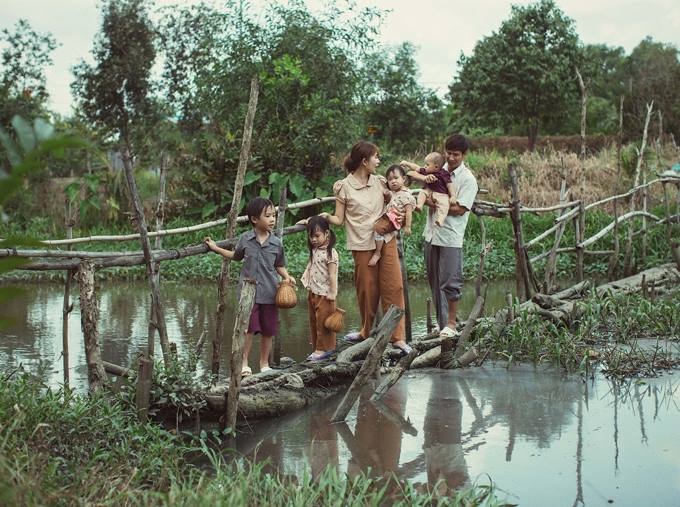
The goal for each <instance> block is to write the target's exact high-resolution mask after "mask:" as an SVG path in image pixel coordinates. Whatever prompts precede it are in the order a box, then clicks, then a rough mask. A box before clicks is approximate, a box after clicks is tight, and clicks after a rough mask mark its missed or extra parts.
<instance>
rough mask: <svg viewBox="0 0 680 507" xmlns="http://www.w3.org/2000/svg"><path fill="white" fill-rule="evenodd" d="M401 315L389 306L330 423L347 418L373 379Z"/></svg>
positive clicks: (401, 310)
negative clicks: (362, 391)
mask: <svg viewBox="0 0 680 507" xmlns="http://www.w3.org/2000/svg"><path fill="white" fill-rule="evenodd" d="M403 315H404V310H403V309H401V308H397V307H396V306H394V305H391V306H390V307H389V309H388V310H387V312H386V313H385V316H384V317H383V318H382V321H381V322H380V324H379V325H378V331H377V335H376V339H375V342H374V343H373V345H372V346H371V349H370V350H369V351H368V354H367V355H366V359H364V364H363V365H361V370H359V373H357V376H356V377H354V381H353V382H352V385H350V386H349V389H348V390H347V392H346V393H345V396H344V397H343V398H342V401H341V402H340V404H339V405H338V407H337V408H336V409H335V413H334V414H333V417H331V422H332V423H336V422H341V421H344V420H345V418H346V417H347V414H348V413H349V411H350V410H351V409H352V406H353V405H354V402H356V401H357V398H359V394H361V390H362V388H363V387H364V385H365V384H366V383H367V382H368V381H369V379H371V378H372V377H373V373H374V371H375V370H376V369H377V368H378V367H379V366H380V358H381V357H382V354H383V352H384V351H385V347H386V346H387V343H388V342H389V340H390V336H392V333H393V332H394V329H395V328H396V327H397V324H398V323H399V321H400V320H401V317H402V316H403Z"/></svg>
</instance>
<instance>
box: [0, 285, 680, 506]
mask: <svg viewBox="0 0 680 507" xmlns="http://www.w3.org/2000/svg"><path fill="white" fill-rule="evenodd" d="M25 289H26V291H25V292H24V294H23V295H22V296H20V297H17V298H15V299H13V300H12V301H9V302H7V303H5V306H4V307H3V314H4V315H9V316H11V317H12V318H13V319H14V323H13V324H12V325H10V326H9V327H7V328H4V329H3V330H2V331H0V368H8V367H9V368H11V367H16V366H18V365H19V364H22V365H24V367H26V368H28V369H29V370H31V371H35V372H37V371H39V370H43V371H44V374H45V376H46V380H47V381H48V382H49V383H50V384H52V385H59V384H61V383H62V382H63V371H62V360H61V348H62V345H61V343H62V339H61V329H62V321H61V315H62V313H61V312H62V303H63V287H62V286H61V285H58V284H33V285H28V286H27V287H25ZM512 289H513V286H512V284H511V283H494V284H493V285H491V286H490V287H489V292H488V303H487V308H489V309H490V310H493V309H494V308H498V307H500V306H502V305H503V300H504V295H505V293H506V292H508V291H512ZM97 290H98V294H99V297H100V319H99V331H100V344H101V347H102V356H103V358H104V360H106V361H110V362H112V363H116V364H120V365H129V364H130V363H131V362H132V361H133V360H134V359H135V357H136V354H137V352H138V351H141V350H144V349H145V348H146V339H147V338H146V336H147V319H148V307H149V295H148V294H149V291H148V286H147V284H145V283H112V282H102V283H99V284H98V287H97ZM409 296H410V301H411V307H412V313H413V316H414V317H413V328H414V335H415V336H418V335H419V334H422V333H424V331H425V326H426V320H425V311H426V310H425V308H426V304H425V300H426V299H427V297H428V296H429V290H428V288H427V287H426V285H425V284H423V283H412V284H411V286H410V291H409ZM298 298H299V301H300V304H299V305H298V307H296V308H295V309H293V310H285V311H281V314H280V315H281V336H282V337H283V340H282V349H283V353H284V355H287V356H290V357H293V358H294V359H296V360H300V359H303V358H304V357H305V356H306V355H307V354H309V352H310V349H309V344H308V343H307V313H306V311H307V310H306V305H305V304H304V298H303V293H302V291H300V292H299V293H298ZM163 299H164V303H165V305H166V306H165V307H166V315H167V323H168V333H169V336H170V340H171V341H174V342H175V343H177V346H178V350H179V353H180V355H182V354H184V353H185V352H186V350H187V349H189V348H191V347H193V345H194V344H195V342H196V340H197V339H198V337H199V336H200V334H201V333H202V332H203V331H208V332H209V333H210V334H212V332H213V329H214V313H215V301H216V288H215V285H214V284H204V283H201V284H172V283H164V284H163ZM473 300H474V294H473V288H472V287H471V286H470V285H468V286H467V287H466V292H465V295H464V298H463V300H462V303H461V315H463V316H466V315H467V313H468V312H469V311H470V308H471V306H472V304H473ZM227 303H228V309H227V316H228V319H227V323H226V326H227V329H228V330H229V332H228V333H227V335H231V329H232V328H233V321H231V320H229V318H230V317H231V316H232V315H233V313H234V311H233V308H234V305H235V304H236V301H235V296H234V294H233V291H231V292H230V295H229V299H228V302H227ZM339 304H340V306H342V307H343V308H346V309H347V328H348V329H355V328H356V325H357V324H358V322H357V321H358V311H357V310H356V308H355V306H354V295H353V288H352V287H351V286H347V285H345V286H343V287H341V291H340V295H339ZM74 306H75V308H74V311H73V312H72V314H71V316H70V318H69V332H70V334H69V348H70V361H69V371H70V375H71V385H72V386H74V387H76V388H77V389H79V390H82V391H84V390H85V389H86V386H87V369H86V366H85V352H84V349H83V338H82V335H81V332H80V315H79V311H78V303H77V299H76V301H75V304H74ZM156 347H157V350H160V348H159V345H158V344H157V345H156ZM230 348H231V344H230V343H226V344H225V345H224V347H223V357H222V371H226V369H227V362H228V356H229V351H230ZM209 350H210V346H209V344H208V345H207V346H206V347H205V350H204V354H203V358H204V361H203V365H207V364H209V357H208V356H209ZM256 354H257V347H254V350H253V355H252V357H251V364H256V360H255V356H256ZM337 403H338V400H337V398H336V399H334V400H330V401H329V402H328V403H325V404H321V405H315V406H314V407H313V408H312V409H311V410H308V411H301V412H297V413H293V414H289V415H287V416H284V417H281V418H277V419H275V420H271V421H262V422H260V423H258V424H256V425H253V426H249V427H248V428H249V429H247V430H246V431H245V433H242V434H240V435H239V438H238V441H237V450H238V451H239V452H240V453H242V454H244V455H246V456H248V457H250V458H251V459H254V460H268V461H269V465H268V466H269V467H271V468H272V469H276V470H278V471H279V472H282V473H285V474H294V475H298V476H301V475H302V474H304V473H308V474H312V475H313V476H314V475H316V474H318V473H319V472H320V471H321V470H322V469H323V468H324V467H325V466H327V465H329V464H330V465H331V466H335V467H337V468H338V469H339V470H340V471H342V472H345V473H348V474H350V475H352V474H356V473H359V472H360V471H366V470H370V472H369V473H370V474H372V475H376V476H380V475H382V474H389V473H392V472H393V473H395V474H396V475H397V476H398V477H399V478H401V479H404V480H408V481H410V482H412V483H414V484H416V486H417V487H419V488H423V487H424V485H426V484H430V485H433V484H434V483H436V482H437V480H441V481H443V482H442V483H440V484H446V485H448V487H450V488H456V487H460V486H462V485H466V484H469V483H471V482H475V481H477V482H479V483H488V478H489V477H490V478H491V479H492V480H493V482H494V485H495V486H496V487H497V488H498V490H497V491H498V494H499V495H500V496H502V497H504V498H506V499H507V500H508V501H510V502H513V503H519V504H521V505H604V504H609V503H610V502H613V504H614V505H631V506H633V505H635V506H637V505H663V506H666V505H676V506H677V505H680V430H678V428H680V408H679V407H680V373H677V372H676V373H673V374H665V375H663V376H662V377H660V378H658V379H647V380H641V381H630V382H628V383H625V384H623V385H617V384H612V383H610V382H609V381H607V380H605V379H603V378H601V377H599V376H596V377H595V378H594V379H592V380H588V381H587V382H584V381H583V380H581V378H580V377H579V376H576V375H574V376H564V375H563V374H561V373H560V372H558V371H555V370H552V369H548V370H546V369H536V368H533V367H530V366H513V367H512V368H510V369H509V370H508V369H506V368H504V367H501V366H497V365H490V364H488V363H487V364H486V365H485V366H483V367H481V368H471V369H465V370H456V371H448V370H446V371H445V370H424V371H423V370H418V371H414V372H409V373H408V374H407V375H405V376H404V378H402V379H401V380H400V381H399V382H398V383H397V384H396V385H395V386H394V387H393V388H392V389H391V390H390V391H389V392H388V394H387V395H386V396H385V398H384V404H383V405H382V406H375V405H373V404H372V403H371V402H370V401H368V399H367V398H366V397H365V398H363V399H361V400H360V402H359V403H358V404H357V406H355V407H354V409H353V410H352V411H351V412H350V414H349V416H348V419H347V422H346V423H342V424H336V425H330V424H328V419H329V416H330V414H331V413H332V412H333V410H334V408H335V405H336V404H337Z"/></svg>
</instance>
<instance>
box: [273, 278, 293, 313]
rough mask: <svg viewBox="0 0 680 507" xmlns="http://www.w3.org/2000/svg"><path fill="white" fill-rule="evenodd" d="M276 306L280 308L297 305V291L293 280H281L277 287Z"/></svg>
mask: <svg viewBox="0 0 680 507" xmlns="http://www.w3.org/2000/svg"><path fill="white" fill-rule="evenodd" d="M275 303H276V306H277V307H279V308H293V307H295V305H297V293H296V292H295V287H294V286H293V284H292V283H291V282H285V281H284V282H281V283H280V284H279V288H278V289H276V299H275Z"/></svg>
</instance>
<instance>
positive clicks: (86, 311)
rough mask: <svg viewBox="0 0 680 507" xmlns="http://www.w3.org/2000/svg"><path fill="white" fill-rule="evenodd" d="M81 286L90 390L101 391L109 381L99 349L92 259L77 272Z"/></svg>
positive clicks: (81, 264)
mask: <svg viewBox="0 0 680 507" xmlns="http://www.w3.org/2000/svg"><path fill="white" fill-rule="evenodd" d="M76 276H77V279H78V284H79V286H80V325H81V327H82V330H83V339H84V341H85V360H86V362H87V380H88V383H89V386H90V392H96V391H99V390H100V389H101V388H102V387H104V386H105V385H106V383H107V378H106V371H105V370H104V364H103V363H102V355H101V350H100V349H99V330H98V327H97V317H98V313H99V311H98V308H97V297H96V295H95V292H94V267H93V265H92V262H90V261H82V262H81V263H80V267H79V268H78V273H77V275H76Z"/></svg>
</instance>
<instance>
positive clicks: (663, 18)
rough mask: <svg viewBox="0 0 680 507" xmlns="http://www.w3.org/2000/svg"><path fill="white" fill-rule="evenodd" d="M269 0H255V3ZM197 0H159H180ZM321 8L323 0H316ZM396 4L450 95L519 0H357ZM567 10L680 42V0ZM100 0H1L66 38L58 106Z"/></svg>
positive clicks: (401, 23)
mask: <svg viewBox="0 0 680 507" xmlns="http://www.w3.org/2000/svg"><path fill="white" fill-rule="evenodd" d="M266 2H267V0H252V1H251V2H249V3H250V4H251V5H253V6H256V7H257V6H259V5H262V4H264V3H266ZM187 3H192V1H191V0H183V1H182V0H180V1H177V0H173V1H169V0H156V2H155V4H156V5H158V6H160V5H176V4H180V5H182V4H187ZM308 3H309V4H310V7H312V8H313V9H314V8H317V6H318V5H319V4H320V3H321V0H308ZM357 3H358V4H359V5H361V6H368V5H372V6H375V7H378V8H380V9H383V10H389V11H390V12H389V13H387V14H386V15H385V16H384V18H383V24H382V30H381V31H382V35H381V40H382V42H383V43H384V44H386V45H397V44H400V43H401V42H404V41H410V42H412V43H413V44H415V45H416V48H417V53H416V60H417V62H418V65H419V67H420V73H421V75H420V81H421V83H422V84H424V85H426V86H428V87H429V88H432V89H435V90H437V91H438V92H439V93H440V95H442V94H443V93H444V92H445V91H446V89H447V85H448V84H449V83H450V82H451V80H452V78H453V76H454V74H455V73H456V61H457V60H458V57H459V56H460V53H461V51H462V52H464V53H465V54H467V55H469V54H470V53H471V51H472V48H473V47H474V45H475V42H476V41H477V40H479V39H480V38H482V37H484V36H486V35H490V34H491V33H492V32H493V31H495V30H497V29H498V27H499V26H500V24H501V22H502V21H503V20H505V19H507V18H508V16H509V14H510V6H511V5H512V4H518V5H527V4H529V3H531V2H529V1H526V0H518V1H515V2H506V1H501V0H474V1H471V2H460V1H455V0H372V1H371V0H357ZM556 3H557V5H558V6H559V7H560V8H561V9H562V11H563V12H564V13H565V14H566V15H567V16H569V17H570V18H572V19H573V20H574V21H575V22H576V31H577V32H578V34H579V36H580V38H581V40H582V41H583V42H584V43H588V44H592V43H605V44H607V45H610V46H622V47H623V48H624V49H625V50H626V53H630V51H631V50H632V49H633V48H634V47H635V46H636V45H637V44H638V43H639V42H640V41H641V40H642V39H643V38H644V37H646V36H648V35H649V36H651V37H652V38H653V39H654V40H655V41H658V42H667V43H672V44H674V45H675V46H677V47H680V1H678V0H645V1H640V0H638V1H631V0H556ZM97 4H98V2H97V0H0V29H2V28H8V29H10V30H13V27H14V25H15V23H16V21H17V20H18V19H20V18H25V19H27V20H28V21H29V23H30V24H31V26H32V27H33V29H34V30H36V31H38V32H51V33H52V35H54V37H55V38H56V39H57V41H58V43H60V44H61V45H60V46H59V47H58V48H57V49H56V50H55V51H54V52H53V54H52V56H53V59H54V65H53V66H52V67H51V68H49V69H48V70H47V88H48V91H49V93H50V96H51V104H50V106H51V108H52V109H53V110H55V111H57V112H60V113H62V114H67V113H69V112H70V108H71V103H72V97H71V93H70V88H69V85H70V83H71V81H72V80H73V76H72V74H71V70H70V69H71V67H72V66H73V65H75V64H76V63H77V62H78V61H80V59H83V58H84V59H85V60H87V61H91V58H90V50H91V48H92V41H93V39H94V35H95V33H96V32H97V31H98V29H99V26H100V25H101V18H100V13H99V10H98V9H97Z"/></svg>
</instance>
